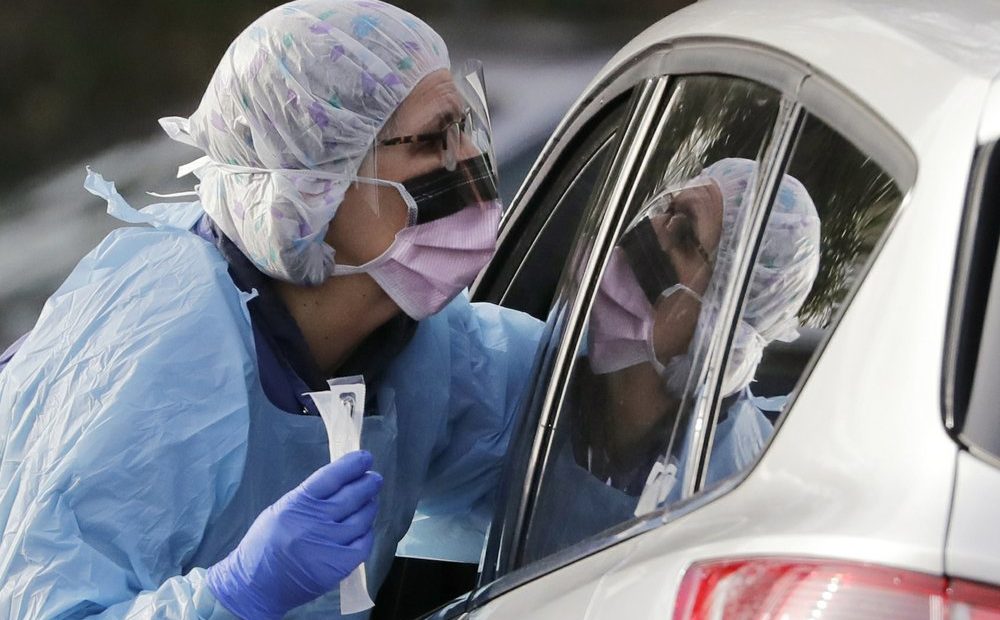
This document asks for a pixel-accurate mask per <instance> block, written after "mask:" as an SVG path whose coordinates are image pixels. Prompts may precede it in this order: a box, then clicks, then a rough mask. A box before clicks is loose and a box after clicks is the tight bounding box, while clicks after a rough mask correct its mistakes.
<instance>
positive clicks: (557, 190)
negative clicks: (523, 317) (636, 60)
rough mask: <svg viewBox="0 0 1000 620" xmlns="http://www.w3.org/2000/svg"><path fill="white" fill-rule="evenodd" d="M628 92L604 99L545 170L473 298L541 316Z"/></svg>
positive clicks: (598, 177)
mask: <svg viewBox="0 0 1000 620" xmlns="http://www.w3.org/2000/svg"><path fill="white" fill-rule="evenodd" d="M628 96H629V95H628V93H626V94H624V95H622V96H620V97H618V98H617V99H616V100H614V101H612V102H611V103H609V104H608V105H607V106H606V107H605V108H604V109H602V110H601V111H600V112H599V113H598V114H597V115H596V117H595V118H594V119H593V120H592V121H591V122H590V123H589V124H588V125H587V126H586V127H584V128H583V129H582V130H580V131H579V132H578V133H577V136H576V139H575V140H574V141H573V143H572V144H570V146H569V147H567V149H566V150H565V151H564V152H563V153H562V154H561V157H560V158H559V161H558V162H557V163H556V164H555V166H554V167H553V169H552V170H550V171H549V172H548V176H549V177H551V178H548V179H545V180H544V181H543V185H542V186H541V187H540V188H539V190H538V191H537V192H536V193H535V194H534V195H533V196H530V197H528V198H527V200H528V203H527V205H526V209H525V211H524V212H523V213H522V214H520V216H519V217H518V218H517V219H516V220H514V221H512V222H511V223H510V230H509V231H507V234H506V235H505V236H504V243H503V244H502V245H501V246H500V247H499V248H498V250H497V254H496V257H495V258H494V260H493V262H492V263H491V264H490V266H489V268H488V270H487V272H486V273H485V274H484V277H483V279H482V281H481V283H480V285H479V287H478V288H477V290H476V292H475V299H476V301H488V302H491V303H496V304H499V305H502V306H505V307H507V308H513V309H515V310H520V311H522V312H526V313H528V314H530V315H532V316H534V317H535V318H538V319H540V320H545V317H546V316H547V314H548V311H549V307H550V306H551V304H552V298H553V296H554V295H555V290H556V284H557V283H558V281H559V277H560V274H561V273H562V270H563V265H564V264H565V263H566V257H567V255H568V254H569V250H570V245H571V244H572V242H573V240H574V238H575V235H576V232H577V230H578V229H579V227H580V221H581V219H582V218H583V211H584V207H586V205H587V203H588V201H589V199H590V197H591V196H592V194H593V193H594V190H595V188H597V187H598V186H599V183H600V181H601V179H602V178H604V176H605V175H606V173H607V170H606V167H607V165H608V163H609V161H610V159H611V156H612V155H613V153H614V148H615V145H616V140H615V138H616V137H617V135H618V132H619V129H620V126H621V124H622V122H623V120H624V115H625V109H626V103H627V101H628Z"/></svg>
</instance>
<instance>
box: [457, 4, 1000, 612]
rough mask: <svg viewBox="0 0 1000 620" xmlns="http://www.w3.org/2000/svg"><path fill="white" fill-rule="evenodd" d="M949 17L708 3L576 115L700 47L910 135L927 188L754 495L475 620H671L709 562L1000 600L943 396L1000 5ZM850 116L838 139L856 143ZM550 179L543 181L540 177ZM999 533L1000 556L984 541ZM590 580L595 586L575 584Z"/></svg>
mask: <svg viewBox="0 0 1000 620" xmlns="http://www.w3.org/2000/svg"><path fill="white" fill-rule="evenodd" d="M942 11H943V10H939V9H937V8H936V5H935V4H933V3H931V2H929V1H921V2H918V3H916V5H913V6H911V5H907V6H906V7H896V6H894V5H893V4H891V3H888V2H870V3H860V2H851V1H848V2H832V1H828V0H810V1H808V2H802V1H800V0H774V1H769V2H768V3H752V4H751V3H745V2H739V1H738V0H705V1H703V2H699V3H697V4H696V5H694V6H692V7H689V8H687V9H684V10H682V11H680V12H678V13H676V14H674V15H672V16H670V17H669V18H667V19H665V20H664V21H661V22H660V23H658V24H656V25H654V26H653V27H651V28H650V29H648V30H647V31H646V32H644V33H643V34H642V35H640V36H639V37H638V38H637V39H635V40H634V41H633V42H632V43H630V44H629V45H627V46H626V47H625V48H624V49H623V50H622V51H621V52H620V53H619V54H617V55H616V56H615V57H614V58H613V59H612V60H611V62H609V64H608V65H607V66H606V67H605V69H604V70H603V71H602V72H601V73H600V74H599V75H598V76H597V77H596V78H595V80H594V81H593V82H592V85H591V87H590V88H589V89H588V92H587V93H585V95H584V97H583V98H582V99H581V101H580V102H579V103H578V105H577V108H576V110H575V112H571V113H570V115H569V116H568V117H567V120H564V122H563V124H562V125H561V130H562V131H565V132H568V133H569V134H571V133H572V131H573V130H574V129H576V128H578V127H579V126H580V123H578V122H576V121H574V120H571V119H572V118H573V114H574V113H578V112H579V111H580V110H585V109H593V107H594V103H593V102H594V101H597V100H599V99H600V98H601V97H602V94H601V93H602V92H603V91H602V90H601V88H606V87H607V85H608V84H610V83H612V82H614V80H619V82H618V83H617V84H616V86H615V88H618V89H619V92H620V89H621V88H622V84H621V79H622V78H621V76H622V75H627V74H628V71H629V70H630V69H629V68H630V67H636V66H639V65H640V64H641V63H642V62H643V61H642V57H643V56H644V55H648V54H650V53H654V54H659V55H660V56H661V60H660V61H658V62H660V63H661V67H662V68H663V69H665V70H668V71H667V72H669V68H670V61H667V60H666V59H667V58H669V57H670V54H671V53H672V51H675V52H681V51H682V50H686V49H690V48H692V47H695V46H700V47H701V48H703V49H711V48H712V46H715V47H716V48H718V49H720V50H721V49H723V48H726V47H729V48H730V49H737V48H739V47H740V46H751V47H753V46H757V47H758V48H759V49H760V50H767V49H770V50H774V52H775V54H777V55H778V56H781V55H787V57H788V58H789V59H790V60H789V62H788V66H790V67H794V66H795V65H796V59H798V60H800V61H801V62H802V63H805V65H806V66H807V68H808V72H810V73H814V74H815V76H816V78H817V80H818V81H824V82H829V83H832V84H835V85H837V87H838V88H842V89H843V90H844V91H846V92H849V93H850V94H851V97H852V98H853V100H854V101H855V102H856V103H858V104H859V106H858V109H859V110H862V111H864V112H865V113H871V114H874V115H875V116H876V117H877V118H879V119H880V120H881V121H883V122H884V123H885V124H886V125H887V126H888V127H889V128H891V129H892V130H893V131H894V132H896V133H897V134H898V135H899V136H900V137H901V138H902V139H903V140H904V141H905V143H906V144H907V146H908V147H909V148H910V149H912V152H913V155H915V157H916V163H917V165H916V174H915V176H913V177H911V178H909V179H901V181H903V182H902V183H901V185H903V189H904V191H905V190H908V191H907V192H906V197H905V199H904V201H903V204H902V206H901V207H900V209H899V211H898V213H897V214H896V217H895V219H894V221H893V222H892V224H891V232H890V233H889V234H888V236H887V238H886V239H885V241H884V243H883V245H882V247H881V248H880V249H879V250H878V251H877V252H875V254H874V256H875V259H874V260H873V262H872V263H871V264H870V265H869V266H867V268H868V271H867V275H866V276H865V277H864V278H863V280H862V281H861V283H860V285H859V286H858V288H857V289H856V291H855V294H854V297H853V299H852V300H851V302H850V304H849V306H848V307H847V308H846V310H845V311H844V312H843V315H842V317H841V319H840V321H839V323H837V327H836V329H835V331H834V332H833V333H832V334H831V335H830V336H829V338H828V340H827V341H826V342H825V343H824V344H822V345H821V347H822V353H821V355H820V356H819V357H818V359H817V360H816V361H815V363H814V364H813V366H812V368H811V369H809V370H808V374H807V376H806V378H804V380H803V381H804V382H803V383H800V386H799V388H797V390H796V393H793V395H792V398H793V401H792V402H791V404H790V410H789V411H788V413H787V415H786V416H785V417H784V419H783V420H782V421H781V424H780V426H779V427H778V429H777V432H776V435H775V437H774V439H773V441H772V442H771V444H770V445H769V446H768V447H767V448H766V450H765V452H764V453H763V455H762V456H761V458H760V460H759V461H758V463H757V464H756V466H755V467H754V468H753V469H751V470H750V471H749V472H748V473H746V474H745V478H743V479H742V480H735V481H731V482H729V483H728V484H725V483H724V488H716V489H708V490H706V491H703V492H702V494H701V495H700V496H696V497H695V498H692V500H690V501H689V502H685V504H684V505H683V506H682V507H681V508H680V509H679V510H678V511H676V513H675V514H671V513H670V512H666V513H664V514H663V515H662V516H661V517H659V518H662V520H663V521H664V525H663V526H662V527H655V528H651V527H650V526H649V523H648V522H647V523H646V524H645V526H644V527H643V528H641V529H642V531H641V533H638V534H637V535H635V536H632V537H629V536H628V533H627V532H619V533H617V534H612V535H609V536H608V539H609V540H610V541H611V543H610V546H605V548H603V550H600V551H597V552H596V553H594V554H592V555H589V556H587V557H582V558H579V559H576V561H574V562H572V563H569V564H566V565H565V566H563V567H562V568H559V569H558V570H554V571H552V572H549V573H547V574H544V575H542V576H541V577H538V578H537V579H535V580H533V581H528V582H527V583H526V584H524V585H521V586H520V587H517V588H516V589H514V590H512V591H510V592H507V593H506V594H504V595H502V596H500V597H499V598H497V599H495V600H492V601H489V602H486V601H481V602H484V603H485V606H484V607H482V608H481V609H480V610H478V611H477V612H476V614H475V616H474V617H477V618H480V617H481V618H491V617H508V616H512V615H514V614H515V613H530V614H531V615H532V617H570V616H572V617H587V618H615V619H617V618H621V617H636V618H663V617H669V616H670V614H671V613H672V611H673V604H674V597H675V594H676V590H677V586H678V585H679V582H680V579H681V577H682V576H683V573H684V571H685V570H686V568H687V567H688V566H689V565H690V564H691V563H692V562H694V561H698V560H707V559H715V558H733V557H741V556H743V557H745V556H769V555H779V556H785V557H788V556H792V557H795V556H802V557H822V558H831V559H842V560H848V561H859V562H869V563H874V564H879V565H883V566H890V567H898V568H901V569H906V570H911V571H919V572H924V573H928V574H933V575H940V574H944V573H945V572H946V570H947V572H948V573H949V574H952V575H953V576H961V577H965V578H969V579H976V580H980V581H989V582H994V583H995V582H997V581H998V577H997V575H1000V536H996V535H995V532H996V527H995V523H996V522H997V521H998V518H1000V512H997V511H998V508H997V506H1000V472H998V471H997V470H995V469H993V468H992V467H991V466H990V465H987V464H984V463H982V462H979V461H976V460H975V459H974V458H973V457H971V456H970V455H969V454H967V453H965V452H962V451H960V447H959V446H958V445H957V444H956V442H955V441H954V439H953V438H952V437H951V436H950V435H949V434H948V432H947V431H946V429H945V427H944V423H943V417H942V412H941V398H940V395H941V385H942V363H943V362H942V357H943V352H944V350H945V338H946V326H947V321H948V312H949V304H950V300H949V291H951V290H952V279H953V277H954V262H955V256H956V251H957V245H958V239H959V231H960V228H961V221H962V217H963V205H964V204H965V194H966V191H967V187H968V183H969V170H970V167H971V166H972V163H973V157H974V154H975V151H976V147H977V145H978V144H980V143H981V142H982V141H984V140H985V139H992V138H995V137H996V136H997V135H1000V108H998V103H1000V87H998V86H997V83H996V82H995V81H994V79H995V77H996V73H997V67H1000V27H998V24H1000V5H996V4H988V3H984V2H978V1H973V2H964V1H963V2H956V3H954V4H952V3H949V4H948V6H947V15H941V13H942ZM937 15H941V16H940V19H939V20H937V21H935V19H932V17H933V16H937ZM977 32H978V33H981V34H982V35H983V36H982V38H981V39H979V38H975V37H973V36H972V35H973V34H974V33H977ZM845 37H849V38H850V43H849V44H847V43H845ZM966 40H969V41H976V44H975V45H970V44H966V43H965V41H966ZM982 40H986V41H988V43H984V44H983V45H982V46H979V43H980V41H982ZM654 50H655V51H654ZM736 65H738V61H736V60H733V61H732V63H731V66H734V67H735V66H736ZM647 71H648V68H647ZM725 72H726V73H731V74H735V75H741V73H740V72H739V70H738V69H732V70H729V71H725ZM789 74H791V72H789ZM914 76H919V79H914ZM750 77H753V76H750ZM779 79H780V76H779ZM808 79H809V78H808V77H807V78H805V81H808ZM810 97H812V98H813V99H814V100H818V97H816V95H815V93H814V94H811V95H807V96H804V97H803V99H802V100H803V103H804V104H805V105H806V107H807V108H808V107H809V103H810ZM591 113H592V112H591ZM851 113H853V112H850V113H844V114H843V115H841V118H840V119H838V120H837V122H831V123H830V124H831V125H834V126H837V125H842V124H843V123H845V122H846V123H849V122H850V118H851ZM819 116H820V117H821V118H823V120H827V119H826V118H825V117H824V116H823V115H819ZM877 138H878V136H874V139H876V140H877ZM550 146H551V145H550ZM873 148H875V147H873ZM547 150H549V151H551V150H552V149H551V148H550V149H547ZM545 165H546V164H545V162H540V163H539V164H536V170H535V172H536V173H539V176H541V173H544V167H545ZM530 182H531V181H530V180H529V184H530ZM537 182H538V179H535V183H536V185H537ZM911 183H912V185H911ZM528 189H529V190H530V187H529V188H528ZM524 193H525V192H524V188H522V194H524ZM522 197H525V196H522ZM527 197H529V198H530V191H528V192H527ZM956 464H957V465H956ZM956 468H957V469H956ZM956 480H957V481H958V482H957V488H956ZM953 493H955V504H954V516H953V515H952V502H951V498H952V494H953ZM949 524H950V527H951V533H950V539H949ZM983 532H989V533H990V534H991V535H994V537H993V538H992V539H991V540H989V541H983V540H982V538H983V537H982V534H983ZM616 541H617V544H614V543H615V542H616ZM946 548H947V552H946ZM523 570H527V568H526V569H522V571H523ZM517 572H519V571H516V572H515V573H513V574H512V575H511V576H514V575H516V573H517ZM570 573H572V575H573V579H572V580H571V581H567V578H568V577H567V576H568V575H569V574H570ZM587 575H590V576H591V577H590V579H591V583H590V585H589V586H585V585H583V584H582V583H578V582H577V581H575V580H576V579H579V578H586V576H587ZM571 582H572V585H570V583H571ZM588 597H589V598H588ZM584 599H587V602H586V604H584ZM562 605H565V607H562ZM581 609H585V610H586V614H585V615H578V614H576V613H572V612H578V611H579V610H581ZM567 610H571V612H570V613H567Z"/></svg>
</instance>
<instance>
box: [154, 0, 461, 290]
mask: <svg viewBox="0 0 1000 620" xmlns="http://www.w3.org/2000/svg"><path fill="white" fill-rule="evenodd" d="M449 66H450V63H449V60H448V51H447V48H446V47H445V44H444V41H442V40H441V37H440V36H439V35H438V34H437V33H436V32H434V31H433V30H432V29H431V28H430V27H429V26H428V25H427V24H425V23H424V22H422V21H420V20H419V19H417V18H416V17H414V16H412V15H410V14H409V13H407V12H405V11H403V10H401V9H399V8H396V7H394V6H391V5H389V4H385V3H384V2H379V1H378V0H298V1H296V2H290V3H288V4H285V5H282V6H280V7H277V8H275V9H273V10H271V11H269V12H267V13H265V14H264V15H263V16H261V17H260V18H259V19H257V20H256V21H255V22H254V23H252V24H250V26H249V27H247V29H246V30H244V31H243V32H242V33H241V34H240V35H239V36H237V37H236V40H234V41H233V43H232V44H231V45H230V46H229V49H228V50H227V51H226V53H225V56H224V57H223V58H222V61H221V62H220V63H219V66H218V68H217V69H216V70H215V74H214V75H213V76H212V79H211V81H210V82H209V85H208V88H207V89H206V91H205V95H204V97H203V98H202V100H201V104H200V105H199V106H198V109H197V110H196V111H195V112H194V114H192V115H191V117H190V118H187V119H184V118H177V117H173V118H167V119H162V120H161V124H162V125H163V126H164V129H165V130H166V131H167V133H168V135H170V136H171V137H172V138H174V139H175V140H178V141H181V142H184V143H187V144H190V145H192V146H195V147H197V148H199V149H201V150H202V151H204V152H205V154H206V155H207V159H203V160H202V161H201V162H200V163H199V164H198V165H196V166H193V167H192V168H191V169H192V170H194V171H195V173H196V174H197V175H198V177H199V178H200V184H199V186H198V187H197V192H198V195H199V197H200V198H201V202H202V205H203V207H204V209H205V211H206V212H207V213H208V215H209V216H210V217H211V218H212V220H214V221H215V223H216V224H217V225H218V227H219V228H220V229H221V230H222V232H223V233H225V234H226V236H228V237H229V238H231V239H232V240H233V242H234V243H236V245H237V246H238V247H239V248H240V250H242V251H243V253H244V254H246V255H247V257H248V258H250V259H251V260H252V261H253V262H254V264H255V265H256V266H257V267H258V268H259V269H260V270H261V271H263V272H264V273H267V274H268V275H271V276H273V277H275V278H279V279H282V280H286V281H289V282H295V283H301V284H318V283H320V282H323V281H324V280H326V279H327V278H328V277H329V276H330V275H331V274H332V273H333V266H334V251H333V248H331V247H330V246H329V245H327V244H326V243H325V241H324V237H325V235H326V231H327V228H328V226H329V223H330V221H331V220H332V219H333V217H334V215H335V214H336V212H337V208H338V207H339V206H340V204H341V201H342V200H343V198H344V194H345V192H346V191H347V188H348V187H349V186H350V184H351V182H352V181H351V177H352V176H354V175H357V173H358V169H359V167H360V165H361V162H362V161H363V160H364V158H365V156H366V155H367V154H368V152H369V151H370V150H371V148H372V146H373V144H374V139H375V137H376V135H377V134H378V132H379V130H380V129H381V128H382V127H383V125H384V124H385V123H386V121H388V120H389V118H390V117H391V116H392V114H393V112H394V111H395V110H396V108H397V107H398V106H399V105H400V103H402V101H403V100H404V99H405V98H406V96H407V95H408V94H409V93H410V91H411V90H412V89H413V88H414V86H416V84H417V83H418V82H419V81H420V80H421V79H422V78H424V77H425V76H426V75H428V74H429V73H432V72H434V71H436V70H439V69H447V68H449ZM237 166H239V167H247V168H258V169H267V170H272V171H275V169H284V170H290V171H320V172H321V173H333V175H334V176H332V177H331V176H329V175H328V176H326V177H321V176H318V175H317V176H310V175H309V174H302V173H297V174H293V173H283V172H271V173H254V174H248V173H247V172H245V171H243V172H241V171H239V170H236V169H235V167H237ZM341 177H343V178H341Z"/></svg>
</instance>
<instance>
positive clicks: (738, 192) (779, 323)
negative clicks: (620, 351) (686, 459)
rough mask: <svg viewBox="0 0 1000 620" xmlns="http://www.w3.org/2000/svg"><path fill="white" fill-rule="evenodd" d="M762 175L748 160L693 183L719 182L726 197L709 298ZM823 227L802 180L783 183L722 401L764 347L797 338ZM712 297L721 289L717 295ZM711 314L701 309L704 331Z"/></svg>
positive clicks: (714, 168)
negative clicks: (747, 201)
mask: <svg viewBox="0 0 1000 620" xmlns="http://www.w3.org/2000/svg"><path fill="white" fill-rule="evenodd" d="M756 174H757V163H756V162H754V161H751V160H748V159H740V158H728V159H722V160H719V161H717V162H715V163H714V164H712V165H710V166H708V167H707V168H705V169H704V170H703V171H702V172H701V174H700V175H699V176H698V178H697V179H696V181H698V180H701V181H704V180H706V179H708V180H710V181H712V182H714V183H715V184H716V185H717V186H718V187H719V190H720V192H721V194H722V201H723V217H722V236H721V240H720V243H719V255H718V257H717V258H716V267H715V272H714V274H713V282H712V283H711V284H710V290H709V293H708V295H707V298H709V299H716V300H718V299H719V291H718V290H717V288H718V287H719V286H722V280H723V278H722V274H725V273H726V272H727V271H728V270H729V267H730V266H731V265H732V263H733V261H734V260H735V256H734V255H733V252H734V249H735V248H736V247H737V243H736V239H735V235H736V233H737V224H738V222H739V221H740V220H742V219H743V218H742V217H741V213H742V209H743V207H744V206H745V204H744V202H745V201H746V200H747V198H748V197H749V196H750V192H749V191H748V189H749V188H750V187H751V184H752V183H753V182H754V179H755V176H756ZM819 257H820V220H819V216H818V215H817V213H816V206H815V205H814V204H813V201H812V198H810V197H809V192H807V191H806V188H805V187H804V186H803V185H802V183H800V182H799V181H798V180H797V179H795V178H793V177H791V176H788V175H787V174H786V175H784V176H783V177H782V179H781V183H780V185H779V186H778V193H777V197H776V198H775V201H774V205H773V206H772V208H771V212H770V215H769V216H768V219H767V223H766V224H765V228H764V238H763V240H762V243H761V246H760V250H759V251H758V254H757V261H756V263H755V265H754V266H753V273H752V275H751V280H750V286H749V292H748V294H747V299H746V301H745V303H744V305H743V314H742V316H741V319H740V321H739V322H738V323H737V327H736V334H735V336H734V339H733V346H732V349H731V350H730V353H729V362H728V365H727V367H726V372H725V375H724V377H723V386H722V393H723V395H729V394H732V393H734V392H736V391H738V390H740V389H742V388H743V387H745V386H746V385H748V384H749V383H750V382H751V381H752V380H753V377H754V373H755V372H756V369H757V365H758V364H759V363H760V360H761V356H762V355H763V351H764V347H766V346H767V345H768V344H769V343H770V342H772V341H775V340H779V341H782V342H791V341H793V340H795V339H796V338H797V337H798V333H799V332H798V327H799V319H798V313H799V310H800V309H801V308H802V304H803V303H804V302H805V300H806V298H807V297H808V296H809V291H810V290H811V289H812V285H813V281H814V280H815V279H816V275H817V273H818V272H819ZM713 289H716V290H714V291H713ZM713 307H714V306H712V305H710V304H706V305H705V306H703V308H702V315H701V317H700V320H699V331H700V329H701V327H702V325H706V326H707V325H711V323H712V321H711V320H710V316H711V315H712V314H713Z"/></svg>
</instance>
